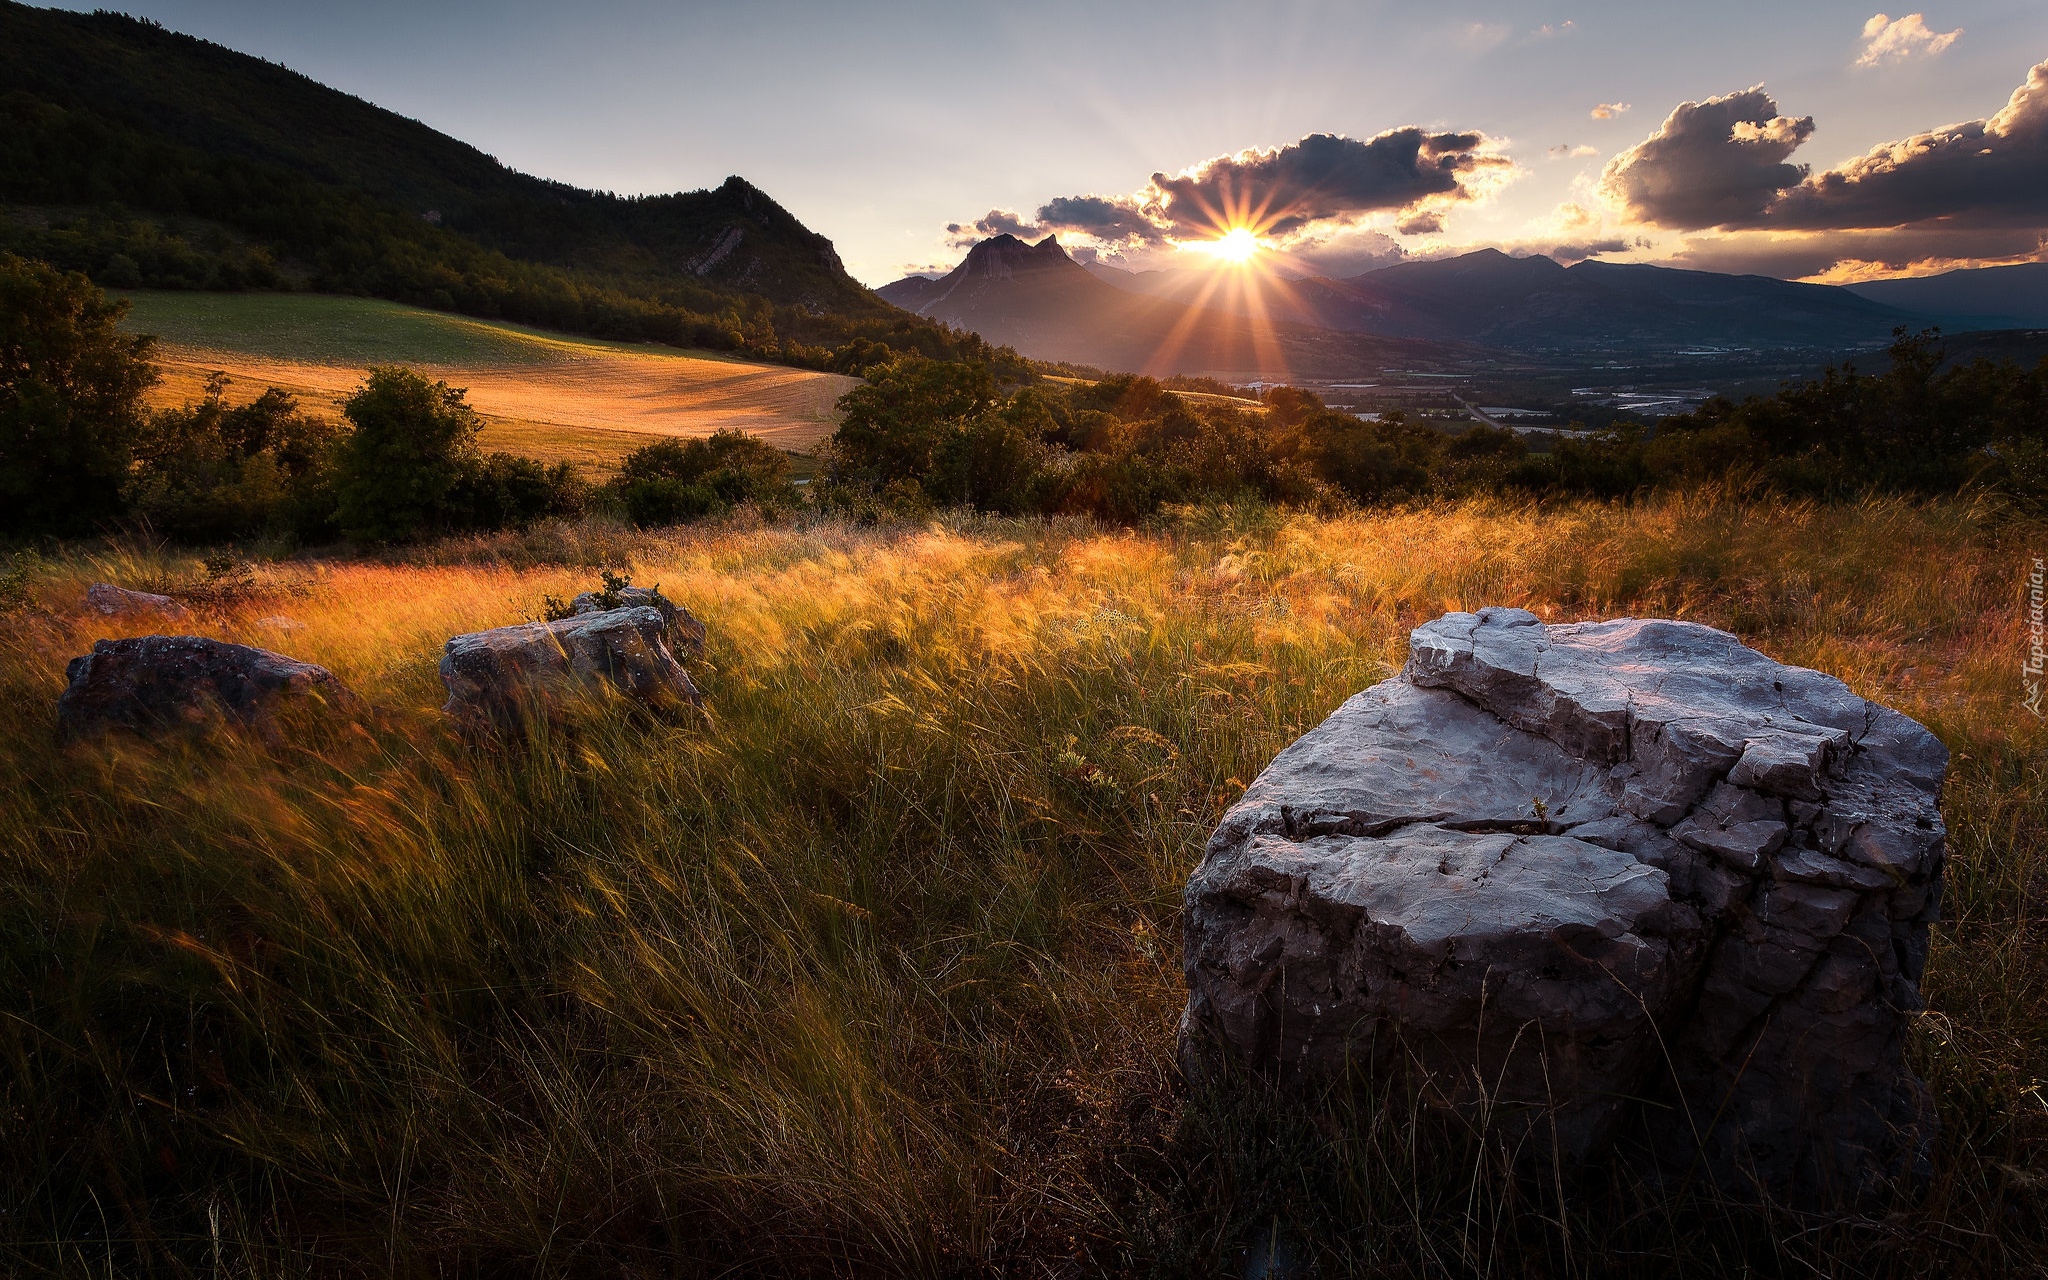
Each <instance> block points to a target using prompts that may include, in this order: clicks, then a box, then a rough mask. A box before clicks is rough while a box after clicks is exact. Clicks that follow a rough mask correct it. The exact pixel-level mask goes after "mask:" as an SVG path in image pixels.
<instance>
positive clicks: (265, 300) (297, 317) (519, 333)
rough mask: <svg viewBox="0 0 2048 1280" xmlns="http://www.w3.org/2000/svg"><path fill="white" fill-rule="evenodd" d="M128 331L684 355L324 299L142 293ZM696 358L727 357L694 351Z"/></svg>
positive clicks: (179, 340)
mask: <svg viewBox="0 0 2048 1280" xmlns="http://www.w3.org/2000/svg"><path fill="white" fill-rule="evenodd" d="M117 296H119V297H123V298H126V299H127V300H128V302H129V305H130V310H129V312H128V324H127V327H128V328H130V329H132V330H135V331H136V332H138V333H153V334H155V335H157V336H158V337H160V338H162V339H163V340H164V341H165V342H166V343H168V344H170V345H172V346H175V347H189V348H194V349H197V350H202V351H232V352H241V353H244V354H247V355H259V356H267V357H270V358H272V359H277V360H303V361H309V362H314V363H320V364H349V365H375V364H437V365H467V364H474V365H492V366H505V365H550V364H561V363H563V362H565V361H569V360H574V359H576V358H578V357H579V356H583V357H588V356H591V355H596V354H600V353H613V354H634V353H637V354H641V355H659V356H664V357H671V358H675V357H680V356H682V354H683V353H681V352H679V351H677V350H676V349H675V348H673V347H662V346H655V345H652V344H634V343H623V342H601V341H599V340H597V339H595V338H580V337H569V336H567V335H563V334H555V333H548V332H546V331H544V330H540V329H530V328H527V327H525V326H523V325H515V324H504V323H499V322H496V321H489V320H476V319H472V318H470V317H468V316H458V315H449V314H448V313H446V312H441V311H429V310H426V309H424V308H422V307H408V306H406V305H404V304H403V303H398V302H385V301H383V300H381V299H377V298H342V297H334V296H332V295H328V294H318V293H201V292H196V291H194V292H167V291H159V290H136V291H132V292H126V293H120V294H118V295H117ZM688 358H690V359H694V360H718V361H722V362H728V363H740V362H738V361H729V360H728V359H727V357H724V356H720V355H715V354H713V353H711V352H707V351H692V352H690V353H689V355H688Z"/></svg>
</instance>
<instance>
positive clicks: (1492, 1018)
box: [1182, 609, 1948, 1202]
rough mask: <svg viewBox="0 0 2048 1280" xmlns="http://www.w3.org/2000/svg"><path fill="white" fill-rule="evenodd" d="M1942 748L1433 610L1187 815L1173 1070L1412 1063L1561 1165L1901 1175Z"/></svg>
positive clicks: (1694, 634)
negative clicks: (1393, 666) (1659, 1160)
mask: <svg viewBox="0 0 2048 1280" xmlns="http://www.w3.org/2000/svg"><path fill="white" fill-rule="evenodd" d="M1947 758H1948V757H1947V752H1946V750H1945V749H1944V748H1943V747H1942V746H1941V744H1940V742H1939V741H1937V740H1936V739H1935V738H1934V737H1933V735H1932V734H1930V733H1928V732H1927V731H1926V730H1925V729H1924V728H1922V727H1921V726H1920V725H1918V724H1916V723H1914V722H1913V721H1911V720H1909V719H1907V718H1906V717H1904V716H1902V715H1900V714H1898V713H1897V712H1894V711H1891V710H1889V709H1887V708H1884V707H1881V706H1878V705H1876V704H1874V703H1870V702H1867V701H1865V700H1864V699H1862V698H1859V697H1857V696H1856V695H1855V694H1854V693H1852V692H1850V690H1849V689H1848V688H1847V687H1846V686H1845V685H1843V684H1842V683H1841V682H1840V681H1838V680H1835V679H1834V678H1832V677H1830V676H1825V675H1822V674H1820V673H1818V672H1814V671H1807V670H1804V669H1801V668H1796V667H1788V666H1785V665H1783V664H1780V663H1778V662H1775V661H1773V660H1772V659H1770V658H1768V657H1766V656H1764V655H1763V654H1760V653H1757V652H1756V651H1755V650H1753V649H1749V648H1747V647H1746V646H1744V645H1743V644H1741V642H1739V641H1738V640H1736V639H1735V637H1733V636H1730V635H1728V634H1726V633H1725V632H1720V631H1716V630H1713V629H1712V628H1708V627H1703V626H1698V625H1696V624H1692V623H1683V622H1667V621H1655V620H1634V619H1624V620H1620V621H1614V622H1599V623H1583V624H1578V625H1574V626H1558V627H1546V626H1545V625H1543V623H1542V622H1541V621H1540V620H1539V619H1537V618H1536V617H1535V616H1534V615H1533V614H1529V613H1526V612H1524V611H1521V610H1502V609H1490V610H1485V611H1482V612H1481V613H1479V614H1476V615H1475V614H1465V613H1454V614H1449V615H1446V616H1445V617H1442V618H1439V619H1437V620H1436V621H1434V622H1431V623H1428V624H1426V625H1424V626H1422V627H1419V628H1417V629H1416V631H1415V632H1414V635H1413V637H1412V641H1411V646H1410V656H1409V661H1408V665H1407V667H1406V668H1405V669H1404V671H1403V672H1402V674H1401V675H1400V676H1399V677H1397V678H1395V679H1393V680H1389V681H1386V682H1385V683H1383V684H1380V685H1377V686H1375V687H1373V688H1371V689H1368V690H1366V691H1365V692H1363V693H1360V694H1358V695H1356V696H1355V697H1353V698H1352V699H1350V700H1349V701H1348V702H1346V703H1345V704H1344V705H1343V706H1342V707H1340V708H1339V709H1338V710H1337V711H1336V712H1335V713H1334V714H1332V715H1331V716H1330V718H1329V719H1328V720H1326V721H1325V722H1324V723H1323V724H1322V725H1320V726H1319V727H1317V728H1316V729H1315V730H1313V731H1311V732H1310V733H1308V734H1306V735H1304V736H1303V737H1302V738H1301V739H1299V740H1298V741H1296V742H1295V743H1294V744H1292V745H1291V746H1289V747H1288V748H1287V749H1286V750H1284V751H1282V752H1281V753H1280V754H1279V756H1277V757H1276V758H1275V759H1274V760H1273V762H1272V764H1271V765H1270V766H1269V767H1268V768H1267V769H1266V770H1265V772H1264V773H1262V774H1261V775H1260V776H1259V778H1258V779H1257V780H1256V781H1255V782H1254V783H1253V784H1252V786H1251V787H1250V788H1248V789H1247V790H1246V792H1245V794H1244V796H1243V797H1242V798H1241V799H1240V800H1239V802H1238V803H1237V804H1236V805H1235V806H1233V807H1232V809H1231V810H1230V811H1229V812H1228V813H1227V814H1226V815H1225V816H1224V819H1223V821H1222V823H1221V824H1220V825H1219V826H1218V828H1217V830H1216V832H1215V834H1214V836H1213V837H1212V838H1211V840H1210V842H1209V846H1208V850H1207V853H1206V856H1205V857H1204V859H1203V862H1202V865H1201V867H1200V868H1199V869H1198V870H1197V871H1196V873H1195V875H1194V876H1193V878H1192V879H1191V880H1190V882H1189V885H1188V890H1187V919H1186V968H1187V976H1188V985H1189V999H1188V1009H1187V1013H1186V1015H1185V1017H1184V1019H1183V1027H1182V1032H1183V1052H1184V1057H1185V1058H1186V1060H1187V1062H1188V1063H1189V1065H1190V1067H1191V1069H1196V1070H1199V1069H1202V1068H1203V1067H1204V1066H1205V1065H1206V1064H1208V1063H1209V1062H1212V1061H1213V1060H1214V1059H1215V1058H1216V1057H1217V1056H1218V1055H1230V1056H1235V1057H1237V1058H1239V1059H1242V1060H1244V1061H1246V1062H1248V1063H1249V1064H1251V1065H1252V1066H1254V1067H1256V1068H1258V1069H1261V1070H1264V1071H1266V1072H1268V1073H1277V1074H1278V1075H1280V1076H1281V1077H1283V1078H1306V1079H1330V1078H1333V1077H1337V1076H1341V1075H1343V1074H1345V1073H1347V1072H1358V1073H1361V1074H1364V1073H1367V1072H1374V1073H1378V1074H1380V1075H1381V1076H1382V1077H1384V1075H1385V1073H1387V1072H1389V1071H1397V1072H1410V1073H1413V1074H1414V1075H1415V1076H1416V1077H1417V1078H1418V1079H1420V1080H1421V1081H1422V1082H1423V1084H1424V1086H1425V1095H1424V1096H1426V1097H1429V1098H1432V1099H1434V1100H1435V1101H1436V1102H1438V1103H1439V1104H1440V1105H1443V1106H1447V1107H1452V1108H1458V1109H1464V1110H1468V1111H1470V1112H1472V1113H1474V1114H1477V1112H1478V1111H1479V1110H1480V1109H1481V1108H1482V1105H1483V1104H1484V1105H1487V1106H1491V1107H1493V1108H1494V1111H1493V1114H1495V1115H1496V1116H1501V1115H1507V1114H1512V1113H1513V1112H1514V1108H1515V1107H1516V1106H1519V1107H1520V1108H1521V1112H1522V1114H1523V1115H1524V1116H1525V1119H1524V1121H1523V1122H1524V1123H1527V1122H1528V1120H1529V1119H1530V1118H1534V1117H1538V1116H1540V1117H1541V1124H1540V1125H1538V1126H1537V1127H1536V1132H1537V1133H1538V1134H1539V1135H1547V1134H1548V1133H1550V1132H1552V1131H1553V1130H1552V1126H1553V1124H1554V1126H1555V1128H1554V1132H1555V1133H1556V1136H1557V1139H1558V1142H1559V1145H1560V1146H1561V1147H1562V1148H1563V1149H1564V1152H1565V1154H1566V1155H1568V1156H1570V1157H1572V1158H1577V1159H1592V1158H1597V1157H1599V1156H1601V1155H1602V1154H1603V1153H1604V1152H1606V1151H1608V1150H1609V1149H1610V1147H1611V1146H1612V1144H1614V1143H1615V1142H1617V1141H1621V1142H1624V1143H1626V1144H1628V1147H1629V1149H1631V1150H1637V1151H1652V1152H1658V1153H1661V1154H1662V1155H1663V1156H1664V1157H1667V1158H1669V1159H1672V1160H1675V1161H1676V1162H1677V1164H1678V1165H1679V1166H1681V1167H1682V1166H1683V1165H1684V1164H1685V1163H1687V1162H1689V1161H1691V1160H1693V1159H1694V1158H1695V1156H1702V1155H1703V1156H1704V1161H1705V1167H1706V1168H1707V1170H1708V1171H1709V1173H1710V1174H1711V1176H1712V1177H1713V1179H1714V1180H1715V1181H1716V1182H1718V1183H1719V1184H1720V1185H1721V1186H1723V1187H1724V1188H1725V1189H1727V1190H1730V1191H1732V1192H1738V1193H1754V1194H1762V1195H1768V1196H1774V1197H1779V1198H1787V1199H1793V1200H1799V1201H1810V1202H1812V1201H1839V1200H1842V1199H1845V1198H1853V1197H1855V1196H1858V1195H1862V1194H1865V1193H1868V1192H1871V1191H1873V1190H1874V1189H1876V1188H1878V1187H1881V1186H1883V1185H1885V1184H1886V1183H1888V1182H1889V1181H1891V1180H1895V1179H1898V1178H1900V1177H1910V1176H1915V1175H1917V1174H1920V1173H1922V1172H1924V1171H1925V1169H1926V1168H1927V1162H1928V1158H1929V1152H1930V1147H1931V1143H1932V1140H1933V1137H1934V1134H1935V1120H1934V1116H1933V1111H1932V1104H1931V1098H1930V1095H1929V1093H1928V1091H1927V1089H1926V1087H1925V1085H1924V1084H1922V1083H1921V1082H1920V1081H1919V1080H1918V1079H1917V1078H1915V1077H1914V1076H1913V1074H1912V1073H1911V1071H1910V1070H1909V1069H1908V1068H1907V1067H1906V1065H1905V1060H1904V1046H1905V1037H1906V1021H1907V1018H1908V1017H1909V1016H1910V1015H1911V1014H1912V1013H1913V1012H1915V1011H1917V1010H1918V1009H1919V1008H1920V1007H1921V1005H1920V998H1919V991H1918V981H1919V977H1920V970H1921V966H1922V964H1923V962H1924V960H1925V957H1926V953H1927V926H1928V923H1929V922H1930V921H1932V920H1933V919H1934V918H1935V915H1936V912H1937V909H1938V904H1939V900H1940V887H1941V863H1942V856H1943V839H1944V829H1943V826H1942V821H1941V815H1940V811H1939V808H1938V801H1939V797H1940V787H1941V781H1942V777H1943V774H1944V772H1945V770H1946V767H1947ZM1482 1094H1483V1095H1484V1097H1482ZM1643 1100H1648V1104H1647V1105H1646V1104H1645V1102H1644V1101H1643ZM1503 1103H1506V1104H1510V1105H1509V1106H1508V1108H1507V1109H1506V1110H1502V1109H1501V1104H1503Z"/></svg>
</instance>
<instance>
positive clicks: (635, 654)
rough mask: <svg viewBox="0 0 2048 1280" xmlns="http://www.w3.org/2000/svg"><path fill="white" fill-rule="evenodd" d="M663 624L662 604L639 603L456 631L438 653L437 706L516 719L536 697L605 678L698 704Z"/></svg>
mask: <svg viewBox="0 0 2048 1280" xmlns="http://www.w3.org/2000/svg"><path fill="white" fill-rule="evenodd" d="M666 630H667V627H666V625H665V624H664V622H663V620H662V616H661V611H660V610H659V609H656V608H654V607H653V606H649V605H642V606H639V607H636V608H629V609H612V610H608V611H605V612H602V613H584V614H578V615H576V616H575V617H570V618H563V619H560V620H558V621H555V622H527V623H521V624H519V625H518V626H511V627H498V628H495V629H494V630H490V631H477V632H472V633H471V634H469V635H461V636H456V637H455V638H454V639H452V640H450V641H449V642H448V648H447V652H446V653H444V654H443V655H442V657H441V682H442V683H443V684H445V685H446V686H448V703H447V705H446V706H444V707H443V708H442V710H443V711H446V712H447V713H448V714H449V715H452V716H456V717H458V718H460V719H463V720H466V721H470V722H473V723H474V722H498V723H507V722H517V721H518V720H519V718H520V717H521V714H522V712H523V711H524V710H525V708H526V707H527V706H529V705H530V704H531V703H532V702H534V701H535V700H536V699H538V700H541V701H548V700H551V699H552V698H553V697H554V696H555V695H557V694H558V693H560V692H563V691H564V690H567V689H571V688H576V687H582V688H601V687H604V686H607V685H609V686H610V687H612V688H614V689H616V690H618V691H619V692H620V693H622V694H625V695H626V696H627V697H630V698H632V699H634V700H635V701H637V702H640V703H642V704H645V705H647V706H653V707H664V706H674V705H678V704H682V703H688V704H690V705H692V706H701V705H703V702H704V698H703V695H702V694H700V693H698V692H697V686H696V685H695V683H693V682H692V681H691V679H690V673H689V672H687V671H685V670H683V668H682V665H681V664H680V663H678V662H677V661H676V660H675V655H674V654H672V653H670V652H669V649H668V645H667V644H666V643H665V642H664V641H663V633H664V632H665V631H666Z"/></svg>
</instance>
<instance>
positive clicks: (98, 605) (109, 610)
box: [85, 582, 191, 618]
mask: <svg viewBox="0 0 2048 1280" xmlns="http://www.w3.org/2000/svg"><path fill="white" fill-rule="evenodd" d="M85 603H86V607H87V608H89V609H91V610H92V611H93V612H95V613H97V614H99V615H100V616H102V617H106V618H126V617H136V616H148V615H153V616H156V617H163V618H188V617H190V616H191V610H189V609H187V608H186V607H185V606H184V605H182V604H179V603H178V602H177V601H176V600H173V599H171V598H170V597H169V596H159V595H152V594H150V593H149V592H147V591H129V590H127V589H126V588H124V587H116V586H113V585H111V584H109V583H105V582H95V583H93V584H92V585H91V586H89V587H87V588H86V589H85Z"/></svg>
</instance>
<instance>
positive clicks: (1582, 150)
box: [1550, 142, 1600, 160]
mask: <svg viewBox="0 0 2048 1280" xmlns="http://www.w3.org/2000/svg"><path fill="white" fill-rule="evenodd" d="M1599 154H1600V148H1598V147H1586V146H1578V147H1575V146H1573V145H1572V144H1571V143H1569V142H1560V143H1558V144H1557V145H1556V146H1554V147H1552V148H1551V149H1550V158H1551V159H1552V160H1571V159H1577V158H1581V157H1584V156H1597V155H1599Z"/></svg>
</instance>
